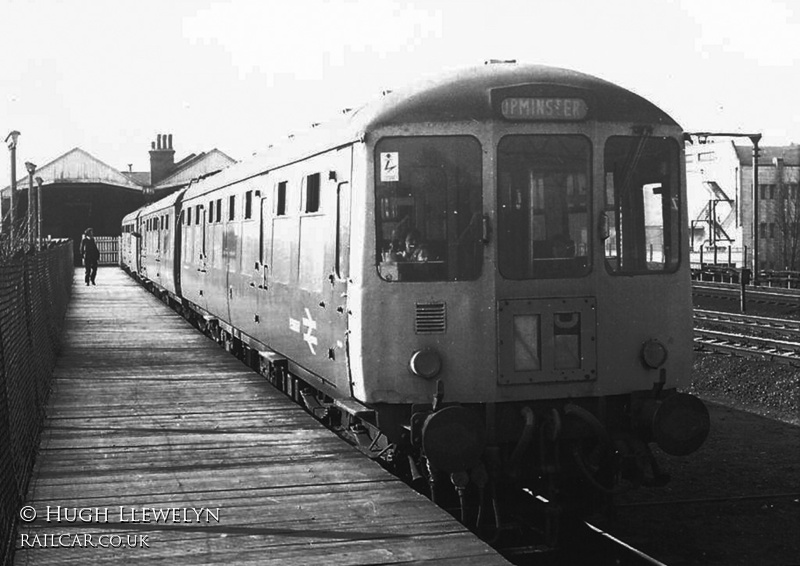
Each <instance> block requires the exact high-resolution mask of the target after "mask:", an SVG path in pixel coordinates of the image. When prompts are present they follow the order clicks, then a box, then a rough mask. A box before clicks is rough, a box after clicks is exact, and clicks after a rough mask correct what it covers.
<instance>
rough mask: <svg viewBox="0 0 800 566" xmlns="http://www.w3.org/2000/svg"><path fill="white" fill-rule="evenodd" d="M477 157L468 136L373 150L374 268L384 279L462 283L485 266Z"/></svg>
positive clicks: (412, 140)
mask: <svg viewBox="0 0 800 566" xmlns="http://www.w3.org/2000/svg"><path fill="white" fill-rule="evenodd" d="M482 158H483V152H482V151H481V146H480V143H479V142H478V141H477V140H476V139H475V138H474V137H471V136H427V137H406V138H384V139H382V140H380V141H379V142H378V144H377V145H376V147H375V193H376V194H375V204H376V210H375V219H376V226H375V228H376V243H377V246H376V250H375V254H376V258H375V259H376V265H377V267H378V274H379V275H380V277H381V278H382V279H383V280H385V281H401V282H405V281H461V280H474V279H477V278H478V276H479V275H480V271H481V266H482V262H483V247H484V244H483V242H482V240H481V238H482V224H483V223H482V218H483V191H482Z"/></svg>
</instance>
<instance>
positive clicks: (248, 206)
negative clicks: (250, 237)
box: [244, 191, 253, 220]
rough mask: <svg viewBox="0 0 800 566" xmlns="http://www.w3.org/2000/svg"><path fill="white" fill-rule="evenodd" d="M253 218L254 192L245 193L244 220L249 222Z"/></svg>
mask: <svg viewBox="0 0 800 566" xmlns="http://www.w3.org/2000/svg"><path fill="white" fill-rule="evenodd" d="M252 217H253V191H247V192H246V193H244V219H245V220H249V219H250V218H252Z"/></svg>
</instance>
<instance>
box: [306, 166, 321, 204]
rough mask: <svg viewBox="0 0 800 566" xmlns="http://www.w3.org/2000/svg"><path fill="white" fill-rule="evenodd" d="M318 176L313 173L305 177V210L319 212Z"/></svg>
mask: <svg viewBox="0 0 800 566" xmlns="http://www.w3.org/2000/svg"><path fill="white" fill-rule="evenodd" d="M319 199H320V177H319V173H314V174H313V175H309V176H308V177H306V193H305V201H306V203H305V212H319Z"/></svg>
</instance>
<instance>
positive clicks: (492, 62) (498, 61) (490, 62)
mask: <svg viewBox="0 0 800 566" xmlns="http://www.w3.org/2000/svg"><path fill="white" fill-rule="evenodd" d="M516 62H517V60H516V59H489V60H488V61H484V62H483V64H484V65H500V64H507V65H510V64H514V63H516Z"/></svg>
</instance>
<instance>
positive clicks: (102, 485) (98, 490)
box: [15, 268, 507, 566]
mask: <svg viewBox="0 0 800 566" xmlns="http://www.w3.org/2000/svg"><path fill="white" fill-rule="evenodd" d="M81 278H82V274H81V273H77V272H76V281H78V282H80V281H81ZM67 332H68V334H67V337H66V340H65V341H64V346H63V352H62V355H61V356H60V357H59V359H58V363H57V367H56V369H55V372H54V381H53V392H52V394H51V399H50V405H49V407H48V413H47V419H46V425H45V430H44V432H43V434H42V438H41V447H40V452H39V458H38V460H37V464H36V469H35V471H34V477H33V479H32V481H31V485H30V487H29V494H28V498H27V503H28V504H29V505H31V506H33V507H34V508H35V509H36V510H37V513H38V518H37V519H36V521H34V522H32V523H24V524H23V525H22V527H21V532H20V536H18V540H17V546H18V549H17V551H16V556H15V564H26V565H39V564H106V563H108V562H111V561H114V560H120V561H123V560H124V561H137V562H147V563H153V564H167V563H168V564H196V563H205V564H245V565H246V564H280V565H284V564H315V563H325V564H396V563H410V562H413V563H420V564H448V565H451V564H452V565H455V564H458V566H469V565H472V564H475V565H478V564H480V565H484V564H490V565H491V564H507V562H506V561H505V560H503V559H502V558H501V557H500V556H499V555H497V554H496V553H494V551H492V549H491V548H489V547H488V546H487V545H486V544H484V543H483V542H481V541H479V540H478V539H476V538H475V537H474V536H473V535H472V534H471V533H469V532H468V531H467V530H466V529H464V527H462V526H461V525H460V524H459V523H458V522H457V521H455V520H454V519H453V518H452V517H451V516H450V515H449V514H448V513H446V512H445V511H443V510H441V509H439V508H437V507H435V506H433V504H432V503H431V502H430V501H428V500H427V499H426V498H424V497H422V496H420V495H419V494H417V493H416V492H414V491H412V490H410V489H409V488H408V487H407V486H405V485H404V484H402V482H400V481H398V480H397V479H396V478H393V477H392V476H390V475H389V474H388V473H387V472H386V471H384V470H383V469H382V468H380V466H378V465H377V464H375V463H374V462H371V461H369V460H367V459H365V458H364V457H363V456H362V455H361V454H360V453H359V452H358V451H357V450H355V449H354V448H353V447H351V446H349V445H347V444H346V443H344V442H343V441H342V440H341V439H339V438H338V437H336V435H334V434H333V433H331V432H330V431H327V430H325V429H324V428H322V427H321V425H320V424H319V423H317V422H316V421H315V420H314V419H313V418H312V417H311V416H310V415H309V414H307V413H306V412H305V411H303V410H302V409H301V408H299V407H298V406H296V405H295V404H293V403H292V402H291V401H290V400H289V399H288V398H287V397H286V396H285V395H283V394H282V393H281V392H279V391H277V390H276V389H274V388H272V387H271V386H270V385H269V384H268V383H267V382H266V380H265V379H264V378H263V377H262V376H260V375H258V374H257V373H255V372H253V371H251V370H250V369H249V368H247V367H245V366H244V365H243V364H241V363H240V362H238V361H237V360H235V359H234V358H233V357H231V356H230V355H229V354H227V353H226V352H225V351H224V350H222V349H221V348H219V347H218V346H217V345H216V344H214V343H213V342H212V341H210V340H208V339H207V338H206V337H204V336H202V335H200V334H199V333H198V332H197V331H196V330H194V329H193V328H191V327H190V326H189V325H188V324H187V323H186V321H184V320H183V319H182V318H181V317H180V316H178V315H177V314H175V313H173V312H172V311H170V310H169V309H167V307H166V306H164V305H163V304H162V303H161V302H160V301H158V300H157V299H156V298H155V297H153V296H152V295H149V294H148V293H146V292H145V291H144V290H142V289H141V288H140V287H138V286H137V285H136V284H135V283H134V282H133V281H132V280H130V279H129V278H127V276H126V275H124V273H122V272H121V271H119V270H116V269H108V268H104V269H101V272H100V274H99V276H98V286H97V287H85V286H83V285H77V286H76V287H75V290H74V298H73V301H72V304H71V306H70V311H69V313H68V316H67ZM48 506H50V508H51V509H55V508H57V507H59V506H60V507H61V508H62V509H67V510H69V509H73V513H74V509H76V508H89V509H108V511H107V512H106V513H107V514H105V515H101V518H104V519H106V520H98V521H92V522H90V523H80V522H77V523H75V522H67V521H66V520H64V521H62V522H57V521H55V519H54V518H53V517H54V516H55V515H53V516H52V517H51V521H47V520H46V518H47V508H48ZM120 507H122V512H121V513H120ZM143 508H147V509H156V510H159V511H158V512H159V513H160V512H162V510H164V509H171V508H179V509H191V508H206V509H212V510H218V511H217V513H218V516H219V520H218V521H217V520H208V521H200V522H188V523H180V522H178V523H176V522H164V521H160V522H158V521H153V520H150V519H151V517H148V520H147V521H141V522H138V523H134V522H131V521H130V520H127V521H126V520H125V518H126V517H128V519H135V518H136V513H137V510H139V513H140V517H141V516H142V515H141V513H143V512H142V511H141V509H143ZM115 511H116V516H114V513H115ZM126 512H127V513H128V515H126ZM101 513H102V512H101ZM148 513H150V512H148ZM61 533H69V534H79V535H81V537H84V536H89V535H91V536H92V537H93V538H92V539H91V540H92V541H93V543H95V544H97V543H98V542H99V538H98V537H100V535H106V539H105V540H106V541H109V540H110V539H109V538H108V536H110V535H116V536H118V537H127V535H131V540H133V541H134V542H136V541H137V537H142V536H144V537H146V540H147V541H148V544H147V545H146V546H144V547H138V548H99V547H91V546H89V547H80V546H78V547H75V546H74V541H73V547H71V548H67V547H55V548H51V547H46V546H47V544H46V543H47V541H48V538H47V537H48V536H50V539H49V541H50V542H51V543H52V542H53V541H54V535H58V534H61ZM23 535H25V536H26V537H27V538H26V539H25V540H26V542H27V545H26V546H25V547H22V536H23ZM37 537H38V538H37ZM67 540H68V539H67ZM114 540H115V541H121V540H123V539H114ZM138 540H139V541H141V538H139V539H138ZM36 541H38V542H39V544H38V546H37V545H36ZM125 541H127V538H125ZM78 542H79V543H82V542H83V543H85V542H86V539H85V538H81V539H80V540H79V541H78Z"/></svg>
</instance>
